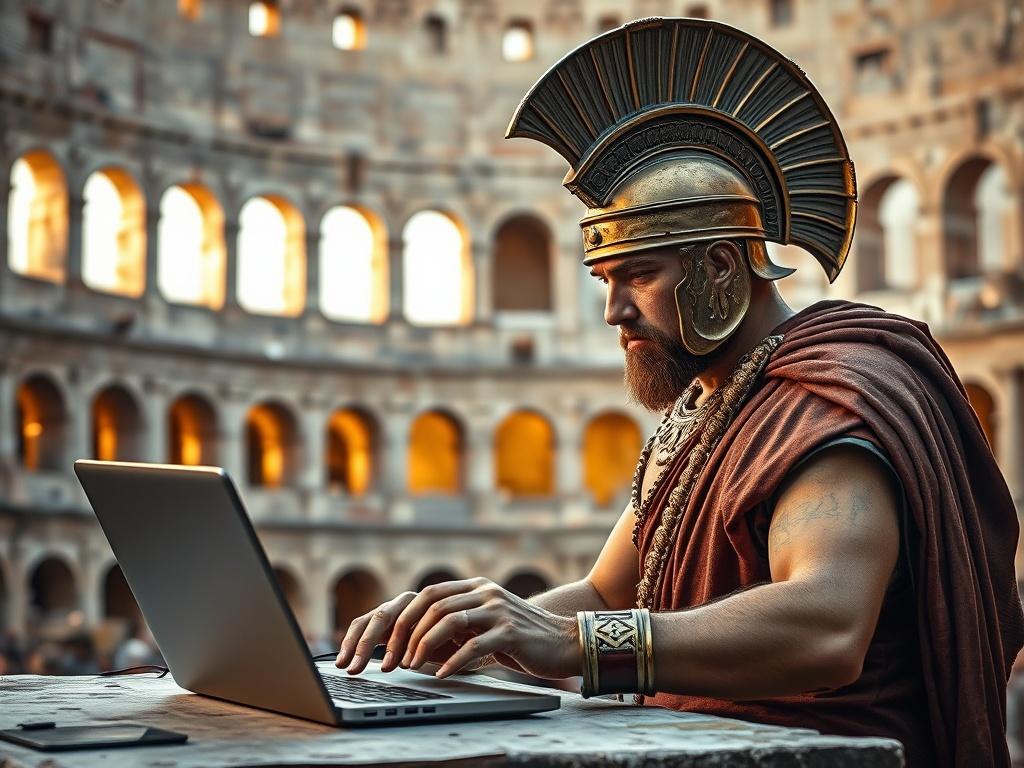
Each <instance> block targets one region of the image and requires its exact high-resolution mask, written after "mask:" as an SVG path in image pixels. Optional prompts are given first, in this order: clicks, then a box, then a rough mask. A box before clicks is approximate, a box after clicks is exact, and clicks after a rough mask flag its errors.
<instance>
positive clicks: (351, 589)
mask: <svg viewBox="0 0 1024 768" xmlns="http://www.w3.org/2000/svg"><path fill="white" fill-rule="evenodd" d="M333 592H334V629H335V630H336V631H338V632H344V631H345V630H346V629H348V625H349V624H351V623H352V621H353V619H356V618H358V617H360V616H362V615H363V614H364V613H369V612H370V611H372V610H373V609H374V608H376V607H377V606H378V605H380V604H381V603H382V602H384V588H383V587H381V584H380V580H379V579H378V578H377V577H376V576H374V575H373V574H372V573H370V572H368V571H361V570H359V571H349V572H348V573H345V574H342V575H341V576H339V577H338V578H337V580H335V582H334V590H333Z"/></svg>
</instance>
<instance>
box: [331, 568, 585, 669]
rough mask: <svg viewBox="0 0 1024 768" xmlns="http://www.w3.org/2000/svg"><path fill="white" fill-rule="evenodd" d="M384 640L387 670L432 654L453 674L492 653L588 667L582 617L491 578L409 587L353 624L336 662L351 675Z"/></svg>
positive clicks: (508, 661)
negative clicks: (521, 594) (564, 613)
mask: <svg viewBox="0 0 1024 768" xmlns="http://www.w3.org/2000/svg"><path fill="white" fill-rule="evenodd" d="M381 642H387V653H385V655H384V661H383V662H382V663H381V670H383V671H385V672H390V671H391V670H393V669H395V668H396V667H398V666H402V667H411V668H413V669H418V668H419V667H420V666H422V665H423V664H424V663H426V662H428V661H431V662H437V663H440V664H441V667H440V669H438V670H437V673H436V676H437V677H448V676H449V675H452V674H455V673H456V672H458V671H460V670H462V669H465V668H466V667H469V666H477V665H479V664H480V663H481V662H484V661H486V660H487V659H488V658H489V657H492V656H493V658H494V659H495V660H496V661H497V662H498V663H500V664H502V665H504V666H507V667H509V668H511V669H515V670H517V671H521V672H527V673H529V674H531V675H535V676H536V677H543V678H546V679H549V680H557V679H560V678H565V677H572V676H573V675H578V674H580V670H581V669H582V659H581V653H580V647H579V635H578V628H577V623H576V618H575V617H567V616H558V615H556V614H553V613H551V612H550V611H546V610H544V609H543V608H540V607H538V606H536V605H533V604H531V603H528V602H527V601H526V600H523V599H522V598H520V597H517V596H516V595H513V594H512V593H511V592H509V591H508V590H506V589H502V588H501V587H500V586H498V585H497V584H495V583H494V582H492V581H489V580H488V579H483V578H477V579H467V580H464V581H447V582H444V583H441V584H435V585H433V586H429V587H426V588H425V589H423V591H421V592H419V593H418V594H417V593H416V592H404V593H402V594H401V595H399V596H398V597H396V598H395V599H394V600H390V601H389V602H386V603H384V604H383V605H381V606H379V607H378V608H376V609H374V610H373V611H371V612H370V613H368V614H366V615H365V616H360V617H359V618H358V619H356V620H355V621H353V622H352V624H351V625H350V626H349V628H348V632H347V633H346V634H345V639H344V640H343V641H342V643H341V650H340V652H339V653H338V658H337V661H336V662H335V663H336V664H337V666H339V667H345V666H347V667H348V672H349V673H351V674H357V673H359V672H362V671H363V670H364V669H365V668H366V663H367V661H368V660H369V658H370V654H371V653H372V652H373V649H374V648H375V647H376V646H377V645H378V644H379V643H381Z"/></svg>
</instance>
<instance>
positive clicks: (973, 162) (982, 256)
mask: <svg viewBox="0 0 1024 768" xmlns="http://www.w3.org/2000/svg"><path fill="white" fill-rule="evenodd" d="M1006 184H1007V182H1006V174H1005V171H1003V170H1002V168H1000V167H999V166H998V165H995V164H994V163H993V162H992V161H991V160H989V159H988V158H986V157H972V158H969V159H967V160H965V161H964V162H963V163H961V164H960V166H958V167H957V169H956V170H955V171H954V172H953V173H952V175H951V176H950V178H949V182H948V183H947V185H946V190H945V195H944V198H943V209H942V228H943V245H944V248H945V252H946V269H947V276H948V277H949V279H950V280H956V279H958V278H962V277H973V276H977V275H981V274H982V273H984V272H986V271H998V270H1001V269H1005V266H1004V265H1005V255H1004V253H1003V244H1004V236H1005V233H1006V230H1007V227H1008V226H1010V224H1009V220H1010V217H1009V216H1008V212H1009V210H1010V200H1011V198H1010V196H1009V194H1007V192H1006Z"/></svg>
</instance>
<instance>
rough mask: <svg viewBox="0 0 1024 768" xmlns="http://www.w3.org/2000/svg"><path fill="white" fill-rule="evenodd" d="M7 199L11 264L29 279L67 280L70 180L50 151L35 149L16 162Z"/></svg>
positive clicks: (8, 257) (11, 170) (11, 169)
mask: <svg viewBox="0 0 1024 768" xmlns="http://www.w3.org/2000/svg"><path fill="white" fill-rule="evenodd" d="M8 178H9V181H10V187H11V188H10V194H9V197H8V199H7V263H8V265H9V266H10V268H11V271H13V272H16V273H17V274H20V275H25V276H26V277H34V278H38V279H40V280H49V281H51V282H55V283H59V282H61V281H63V280H64V265H65V262H66V260H67V249H68V184H67V177H66V176H65V174H64V169H63V168H62V167H61V165H60V163H59V162H57V160H56V158H54V156H53V155H52V154H51V153H50V152H48V151H47V150H45V149H31V150H28V151H27V152H24V153H23V154H21V155H20V156H19V157H18V158H16V159H15V161H14V163H13V164H12V165H11V168H10V173H9V176H8Z"/></svg>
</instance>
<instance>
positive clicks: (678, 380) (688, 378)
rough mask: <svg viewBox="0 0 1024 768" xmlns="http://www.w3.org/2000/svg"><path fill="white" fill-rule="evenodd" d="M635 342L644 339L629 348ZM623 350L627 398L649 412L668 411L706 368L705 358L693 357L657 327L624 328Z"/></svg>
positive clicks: (621, 334) (622, 331) (621, 339)
mask: <svg viewBox="0 0 1024 768" xmlns="http://www.w3.org/2000/svg"><path fill="white" fill-rule="evenodd" d="M634 339H646V340H647V341H646V343H645V344H639V345H637V346H636V347H635V348H634V349H629V348H628V344H629V342H630V341H632V340H634ZM619 344H620V345H621V346H622V348H623V349H625V350H626V373H625V382H626V391H627V392H628V393H629V398H630V400H632V401H633V402H635V403H637V404H638V405H642V406H643V407H644V408H646V409H647V410H649V411H663V410H665V409H666V408H668V407H669V406H670V405H672V403H674V402H675V401H676V399H677V398H678V397H679V396H680V395H681V394H682V393H683V391H684V390H685V389H686V388H687V387H688V386H689V385H690V383H691V382H692V381H693V380H694V378H695V377H696V376H697V374H699V373H701V372H703V371H704V370H706V369H707V366H708V362H709V361H708V358H707V356H706V355H693V354H690V353H689V352H687V351H686V348H685V347H683V345H682V344H680V343H679V342H677V341H675V339H673V338H671V337H670V336H668V335H667V334H665V333H662V332H661V331H659V330H658V329H656V328H644V329H639V328H638V329H635V330H631V329H626V328H623V329H621V331H620V334H619Z"/></svg>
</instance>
